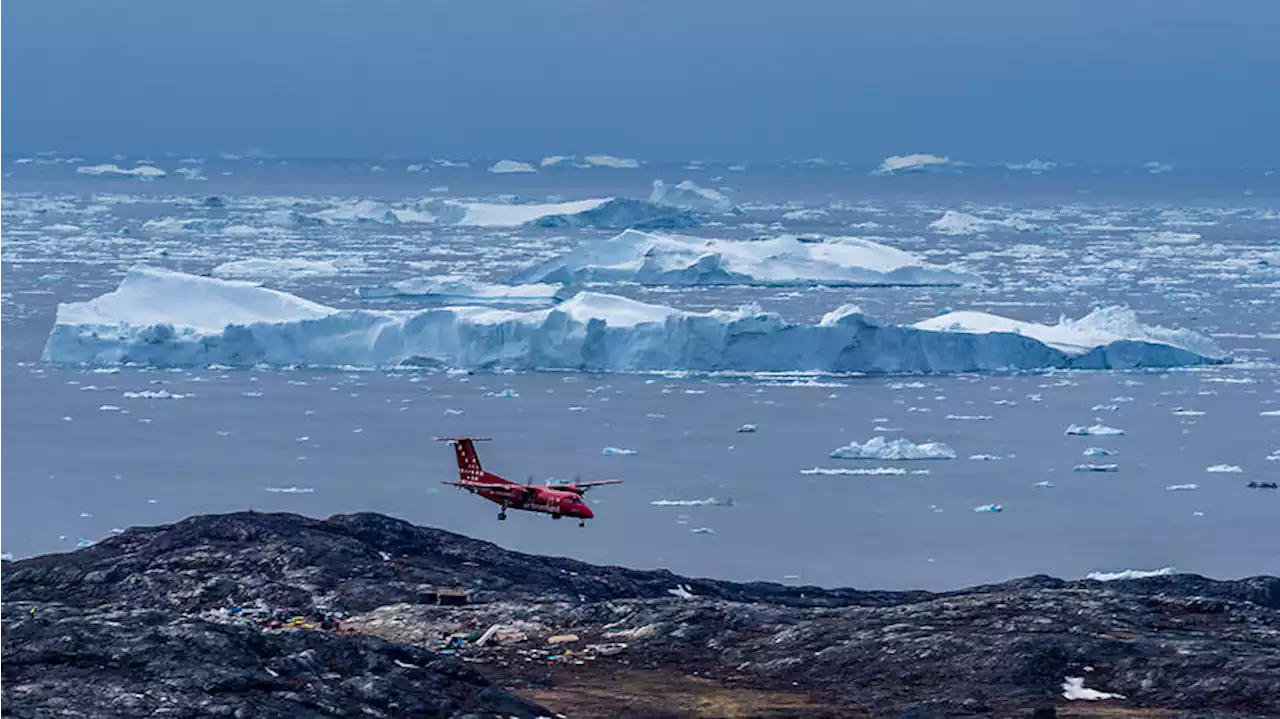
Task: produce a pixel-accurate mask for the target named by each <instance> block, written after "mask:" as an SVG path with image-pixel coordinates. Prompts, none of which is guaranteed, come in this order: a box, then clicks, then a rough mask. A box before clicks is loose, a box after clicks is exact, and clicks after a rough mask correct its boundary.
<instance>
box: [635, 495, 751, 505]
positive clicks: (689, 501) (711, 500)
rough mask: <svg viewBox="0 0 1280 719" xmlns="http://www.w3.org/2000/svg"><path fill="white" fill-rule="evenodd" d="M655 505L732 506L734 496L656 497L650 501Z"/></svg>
mask: <svg viewBox="0 0 1280 719" xmlns="http://www.w3.org/2000/svg"><path fill="white" fill-rule="evenodd" d="M649 504H652V505H653V506H655V507H732V506H733V498H732V497H731V498H729V499H716V498H715V497H707V498H706V499H655V500H653V501H652V502H649Z"/></svg>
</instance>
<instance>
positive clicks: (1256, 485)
mask: <svg viewBox="0 0 1280 719" xmlns="http://www.w3.org/2000/svg"><path fill="white" fill-rule="evenodd" d="M1245 486H1246V487H1248V488H1249V489H1277V488H1280V484H1276V483H1275V482H1250V483H1248V484H1246V485H1245Z"/></svg>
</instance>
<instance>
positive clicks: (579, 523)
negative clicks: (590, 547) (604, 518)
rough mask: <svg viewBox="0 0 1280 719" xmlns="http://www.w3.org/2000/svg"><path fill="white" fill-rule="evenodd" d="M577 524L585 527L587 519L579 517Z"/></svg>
mask: <svg viewBox="0 0 1280 719" xmlns="http://www.w3.org/2000/svg"><path fill="white" fill-rule="evenodd" d="M578 526H579V527H585V526H587V520H585V519H579V520H578Z"/></svg>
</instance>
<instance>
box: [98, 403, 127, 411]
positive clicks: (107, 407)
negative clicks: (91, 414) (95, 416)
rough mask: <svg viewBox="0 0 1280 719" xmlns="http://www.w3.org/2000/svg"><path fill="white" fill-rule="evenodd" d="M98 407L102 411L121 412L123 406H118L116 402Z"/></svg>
mask: <svg viewBox="0 0 1280 719" xmlns="http://www.w3.org/2000/svg"><path fill="white" fill-rule="evenodd" d="M98 409H99V410H100V411H102V412H120V411H122V409H123V408H121V407H117V406H115V405H114V404H104V405H102V406H101V407H99V408H98Z"/></svg>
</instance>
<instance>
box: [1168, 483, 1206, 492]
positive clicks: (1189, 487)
mask: <svg viewBox="0 0 1280 719" xmlns="http://www.w3.org/2000/svg"><path fill="white" fill-rule="evenodd" d="M1165 489H1166V490H1168V491H1170V492H1194V491H1196V490H1197V489H1200V485H1198V484H1171V485H1169V486H1168V487H1165Z"/></svg>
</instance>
